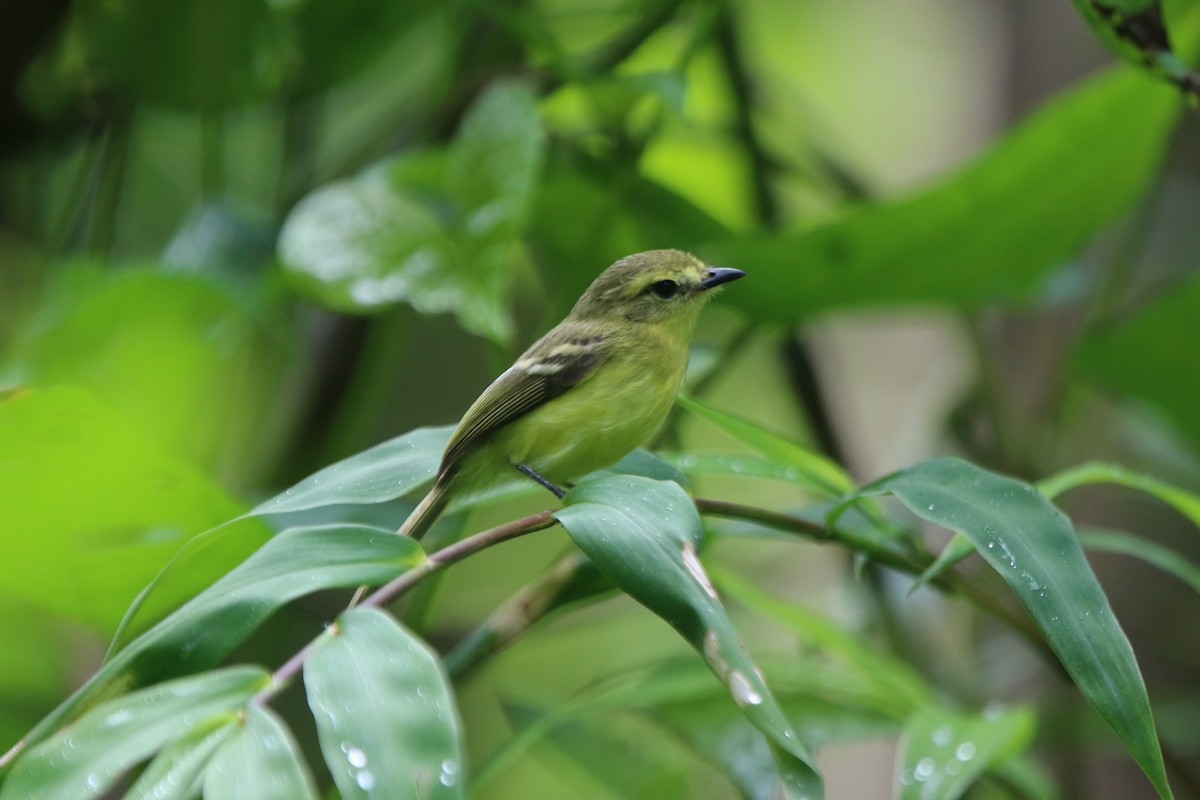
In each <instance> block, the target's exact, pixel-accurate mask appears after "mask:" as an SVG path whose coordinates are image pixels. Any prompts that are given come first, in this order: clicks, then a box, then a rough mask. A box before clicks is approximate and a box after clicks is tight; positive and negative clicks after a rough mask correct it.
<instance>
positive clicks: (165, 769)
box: [124, 714, 238, 800]
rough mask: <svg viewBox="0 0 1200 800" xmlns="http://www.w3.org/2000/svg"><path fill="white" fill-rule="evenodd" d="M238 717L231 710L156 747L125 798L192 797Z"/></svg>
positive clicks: (169, 799)
mask: <svg viewBox="0 0 1200 800" xmlns="http://www.w3.org/2000/svg"><path fill="white" fill-rule="evenodd" d="M237 730H238V719H237V717H236V716H234V715H232V714H230V715H228V716H226V717H224V718H219V719H217V720H214V724H213V725H212V726H207V727H206V726H197V728H196V730H194V731H192V732H191V733H190V734H188V735H187V736H184V737H183V738H181V739H177V740H175V741H174V742H172V743H171V744H169V745H167V746H166V747H164V748H163V749H162V750H160V751H159V753H158V755H157V756H155V757H154V760H153V761H151V762H150V765H149V766H148V767H146V769H145V770H143V771H142V774H141V775H139V776H138V780H137V783H135V784H134V785H133V787H132V788H131V789H130V790H129V791H128V792H126V793H125V798H124V800H194V798H197V797H199V796H200V792H201V790H202V789H203V786H204V771H205V770H206V769H207V768H208V763H209V761H210V760H212V757H213V754H214V753H216V752H217V748H218V747H220V746H221V743H222V742H224V741H225V740H226V739H228V738H229V737H230V736H232V735H233V734H234V733H236V732H237Z"/></svg>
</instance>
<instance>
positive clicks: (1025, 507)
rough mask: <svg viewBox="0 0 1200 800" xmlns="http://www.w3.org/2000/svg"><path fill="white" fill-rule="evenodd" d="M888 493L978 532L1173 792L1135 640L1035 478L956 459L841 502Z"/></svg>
mask: <svg viewBox="0 0 1200 800" xmlns="http://www.w3.org/2000/svg"><path fill="white" fill-rule="evenodd" d="M880 494H892V495H894V496H896V497H897V498H898V499H899V500H900V501H901V502H903V503H904V505H905V506H907V507H908V508H909V510H910V511H912V512H913V513H914V514H916V515H917V516H919V517H921V518H923V519H925V520H928V521H929V522H933V523H935V524H937V525H941V526H942V527H944V528H947V529H949V530H952V531H957V532H959V533H962V534H964V535H965V536H967V537H968V538H969V539H970V540H971V542H972V544H974V545H975V549H976V550H978V551H979V553H980V554H981V555H982V556H983V557H984V559H985V560H986V561H987V562H988V563H989V564H990V565H991V566H992V567H993V568H994V569H995V570H996V571H997V572H998V573H999V574H1000V576H1001V577H1002V578H1004V580H1005V582H1006V583H1008V585H1009V588H1010V589H1012V591H1013V593H1014V594H1015V595H1016V596H1017V598H1018V599H1019V600H1020V601H1021V603H1022V605H1024V606H1025V608H1026V610H1027V611H1028V612H1029V614H1030V616H1031V617H1033V619H1034V621H1035V622H1036V623H1037V625H1038V627H1039V629H1041V631H1042V633H1043V635H1044V636H1045V637H1046V641H1047V642H1048V643H1049V644H1050V646H1051V648H1053V650H1054V652H1055V654H1057V656H1058V658H1059V660H1060V661H1061V662H1062V664H1063V666H1064V667H1066V669H1067V672H1068V673H1069V674H1070V675H1071V678H1072V679H1073V680H1074V681H1075V684H1076V686H1078V687H1079V690H1080V692H1082V693H1083V696H1084V697H1086V698H1087V699H1088V702H1090V703H1091V704H1092V705H1093V706H1094V707H1095V708H1096V710H1097V711H1098V712H1099V713H1100V716H1101V717H1103V718H1104V719H1105V721H1107V722H1108V724H1109V725H1111V726H1112V728H1113V730H1115V731H1116V733H1117V736H1118V737H1119V738H1120V739H1121V741H1122V742H1123V743H1124V745H1125V747H1126V748H1127V749H1128V750H1129V752H1130V754H1131V755H1132V756H1133V758H1134V760H1135V761H1137V763H1138V765H1139V766H1141V768H1142V770H1143V771H1144V772H1145V773H1146V776H1147V777H1148V778H1149V779H1150V781H1151V783H1153V784H1154V787H1155V788H1156V789H1157V790H1158V793H1159V795H1160V796H1161V797H1163V798H1169V797H1171V790H1170V787H1169V785H1168V782H1167V776H1166V771H1165V769H1164V767H1163V760H1162V752H1161V750H1160V748H1159V743H1158V736H1157V734H1156V732H1155V728H1154V720H1153V717H1152V715H1151V712H1150V702H1149V699H1148V698H1147V696H1146V685H1145V683H1144V682H1143V680H1142V675H1141V672H1140V671H1139V670H1138V666H1137V660H1136V658H1135V657H1134V654H1133V648H1132V647H1130V644H1129V640H1128V639H1127V638H1126V637H1125V633H1124V632H1123V631H1122V630H1121V626H1120V625H1119V624H1118V623H1117V620H1116V618H1115V617H1114V616H1113V613H1112V608H1111V607H1110V606H1109V604H1108V598H1107V596H1105V594H1104V590H1103V589H1102V588H1101V587H1100V584H1099V582H1098V581H1097V580H1096V576H1095V574H1093V572H1092V569H1091V567H1090V566H1089V565H1088V562H1087V559H1086V558H1085V557H1084V555H1083V549H1082V548H1081V547H1080V545H1079V540H1078V539H1077V538H1076V536H1075V531H1074V530H1073V528H1072V527H1071V523H1070V521H1069V520H1068V519H1067V518H1066V517H1065V516H1064V515H1063V514H1062V512H1060V511H1059V510H1058V509H1056V508H1055V507H1054V506H1053V505H1051V504H1050V502H1049V501H1048V500H1047V499H1046V498H1045V496H1043V495H1042V494H1040V493H1039V492H1038V491H1037V490H1035V489H1034V488H1033V487H1032V486H1030V485H1028V484H1026V483H1022V482H1020V481H1017V480H1015V479H1013V478H1008V477H1004V476H1001V475H997V474H995V473H992V472H988V471H986V470H984V469H981V468H979V467H976V466H974V465H972V464H969V463H967V462H965V461H962V460H959V459H955V458H939V459H934V460H932V461H925V462H922V463H920V464H916V465H915V466H912V467H910V468H908V469H905V470H901V471H900V472H896V473H894V474H892V475H889V476H887V477H885V478H883V479H881V480H879V481H876V482H874V483H871V484H868V485H867V486H864V487H862V488H860V489H858V490H856V491H855V492H853V493H852V494H851V495H849V496H848V498H847V500H846V502H845V503H843V504H842V505H841V506H839V508H844V507H845V504H846V503H850V502H853V501H854V500H856V499H858V498H860V497H866V496H874V495H880ZM837 513H838V512H837V511H836V510H835V512H834V513H833V514H831V518H830V521H829V524H830V525H833V524H836V516H837Z"/></svg>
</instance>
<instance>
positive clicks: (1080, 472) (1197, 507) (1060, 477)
mask: <svg viewBox="0 0 1200 800" xmlns="http://www.w3.org/2000/svg"><path fill="white" fill-rule="evenodd" d="M1093 483H1115V484H1117V485H1119V486H1126V487H1128V488H1130V489H1137V490H1139V491H1142V492H1145V493H1146V494H1148V495H1151V496H1153V497H1157V498H1158V499H1159V500H1161V501H1163V502H1164V503H1166V504H1167V505H1169V506H1171V507H1172V508H1174V509H1175V510H1176V511H1178V512H1179V513H1180V514H1183V515H1184V516H1185V517H1187V518H1188V519H1189V520H1191V521H1192V523H1193V524H1195V525H1197V526H1200V495H1197V494H1195V493H1194V492H1189V491H1187V490H1186V489H1181V488H1179V487H1178V486H1172V485H1171V484H1169V483H1167V482H1166V481H1162V480H1159V479H1158V478H1155V477H1154V476H1153V475H1146V474H1144V473H1141V472H1134V471H1133V470H1130V469H1125V468H1124V467H1122V466H1119V465H1117V464H1106V463H1104V462H1102V461H1091V462H1088V463H1086V464H1080V465H1079V466H1077V467H1072V468H1070V469H1067V470H1063V471H1062V472H1060V473H1058V474H1057V475H1052V476H1050V477H1049V478H1046V479H1045V480H1042V481H1039V482H1038V489H1039V490H1040V491H1041V492H1042V494H1044V495H1046V496H1047V497H1050V498H1054V497H1058V496H1059V495H1060V494H1062V493H1063V492H1067V491H1070V490H1071V489H1074V488H1076V487H1078V486H1085V485H1088V484H1093Z"/></svg>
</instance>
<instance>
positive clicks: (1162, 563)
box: [1079, 529, 1200, 594]
mask: <svg viewBox="0 0 1200 800" xmlns="http://www.w3.org/2000/svg"><path fill="white" fill-rule="evenodd" d="M1079 541H1080V542H1082V543H1083V546H1084V547H1086V548H1087V549H1089V550H1099V551H1102V552H1105V553H1117V554H1119V555H1123V556H1129V557H1131V558H1137V559H1140V560H1142V561H1144V562H1146V563H1147V564H1149V565H1151V566H1154V567H1158V568H1159V569H1161V570H1162V571H1163V572H1165V573H1167V574H1168V575H1172V576H1174V577H1176V578H1178V579H1179V580H1181V581H1183V582H1184V583H1186V584H1187V585H1188V586H1189V587H1191V589H1192V591H1194V592H1196V593H1198V594H1200V565H1197V564H1196V563H1195V562H1194V561H1190V560H1189V559H1187V558H1184V557H1183V556H1181V555H1180V554H1179V553H1177V552H1175V551H1174V550H1172V549H1171V548H1169V547H1163V546H1162V545H1160V544H1155V543H1154V542H1150V541H1147V540H1146V539H1143V538H1141V537H1140V536H1131V535H1130V534H1127V533H1121V532H1120V531H1100V530H1094V529H1091V530H1082V531H1080V532H1079Z"/></svg>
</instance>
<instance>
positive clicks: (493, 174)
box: [449, 80, 545, 237]
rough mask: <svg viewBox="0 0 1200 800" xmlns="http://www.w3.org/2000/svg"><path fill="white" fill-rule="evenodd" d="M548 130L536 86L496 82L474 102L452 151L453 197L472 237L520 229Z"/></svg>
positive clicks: (539, 165)
mask: <svg viewBox="0 0 1200 800" xmlns="http://www.w3.org/2000/svg"><path fill="white" fill-rule="evenodd" d="M544 149H545V134H544V133H543V131H542V123H541V117H540V116H539V115H538V110H537V96H536V95H535V94H534V91H533V88H532V87H530V86H529V85H528V84H526V83H523V82H519V81H509V80H500V81H495V82H493V83H492V84H491V85H490V86H488V88H487V89H486V90H485V91H484V92H483V94H481V95H480V96H479V98H478V99H477V100H476V101H475V102H474V103H473V104H472V105H471V108H470V109H469V110H468V111H467V114H466V116H465V117H464V118H463V121H462V125H461V126H460V127H459V129H458V133H457V135H456V136H455V138H454V143H453V145H452V148H451V151H450V175H449V186H450V195H451V197H453V198H454V200H455V201H457V203H458V205H459V208H460V209H461V212H462V223H463V225H464V227H465V228H466V229H467V230H468V231H470V232H471V234H472V235H473V236H479V237H482V236H491V235H493V234H494V232H496V231H498V230H500V229H502V234H503V236H512V235H513V234H515V233H517V232H518V231H519V230H520V227H521V226H522V224H523V223H524V220H525V217H526V215H527V214H528V212H529V205H530V203H531V201H532V198H533V190H534V188H535V187H536V185H537V178H538V175H539V173H540V172H541V165H542V157H543V151H544Z"/></svg>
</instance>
